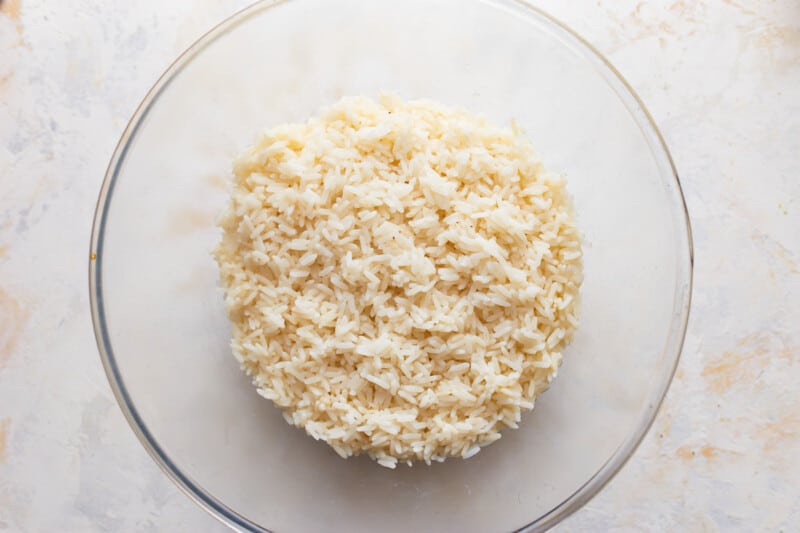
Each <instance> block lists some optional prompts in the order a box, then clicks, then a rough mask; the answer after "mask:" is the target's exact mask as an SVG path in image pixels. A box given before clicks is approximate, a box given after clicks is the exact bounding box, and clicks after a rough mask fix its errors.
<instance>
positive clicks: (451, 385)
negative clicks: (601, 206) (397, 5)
mask: <svg viewBox="0 0 800 533" xmlns="http://www.w3.org/2000/svg"><path fill="white" fill-rule="evenodd" d="M234 174H235V181H234V185H233V190H232V194H231V200H230V204H229V206H228V208H227V209H226V211H225V212H224V213H223V215H222V217H221V219H220V226H221V227H222V229H223V237H222V242H221V243H220V245H219V247H218V249H217V251H216V257H217V260H218V262H219V267H220V272H221V279H222V285H223V287H224V289H225V301H226V304H227V308H228V313H229V316H230V320H231V322H232V325H233V326H232V328H233V341H232V347H233V352H234V354H235V356H236V357H237V359H238V360H239V361H240V363H241V364H242V367H243V368H244V370H245V371H246V372H247V373H248V374H250V375H251V376H252V377H253V381H254V384H255V385H256V386H257V387H258V392H259V393H260V394H261V395H262V396H264V397H265V398H267V399H269V400H272V401H273V402H274V403H275V404H276V405H277V406H279V407H280V408H281V409H282V410H283V412H284V416H285V418H286V420H287V421H288V422H289V423H290V424H293V425H295V426H297V427H301V428H305V430H306V431H307V432H308V434H309V435H311V436H312V437H314V438H315V439H322V440H324V441H325V442H327V443H328V444H330V445H331V446H332V447H333V448H334V449H335V450H336V452H338V453H339V455H341V456H342V457H348V456H351V455H354V454H359V453H367V454H369V455H370V456H371V457H373V458H374V459H376V460H377V461H378V462H379V463H380V464H381V465H383V466H387V467H391V468H393V467H394V466H395V465H396V463H397V461H398V460H400V461H407V462H409V464H410V462H411V461H413V460H423V461H425V462H427V463H430V462H431V461H432V460H435V461H441V460H443V459H444V458H445V457H448V456H462V457H465V458H466V457H471V456H473V455H475V454H476V453H478V451H479V450H480V447H481V446H485V445H487V444H489V443H491V442H494V441H495V440H497V439H499V438H500V430H501V429H503V428H504V427H512V428H515V427H517V423H518V422H519V420H520V412H521V411H522V410H528V409H532V408H533V404H534V399H535V398H536V396H537V395H538V394H540V393H541V392H542V391H544V390H545V389H546V388H547V387H548V384H549V382H550V381H551V379H552V378H553V377H554V376H555V375H556V371H557V369H558V367H559V365H560V363H561V350H562V349H563V347H564V345H565V344H566V343H567V342H568V341H569V339H570V338H571V336H572V332H573V330H574V329H575V327H576V326H577V323H578V321H577V307H578V303H577V302H578V289H579V286H580V284H581V279H582V275H581V247H580V239H579V234H578V231H577V230H576V228H575V224H574V220H573V215H572V208H571V202H570V198H569V196H568V195H567V192H566V189H565V185H564V179H563V178H562V177H560V176H557V175H554V174H548V173H547V172H545V171H544V170H543V168H542V166H541V164H540V162H539V160H538V159H537V158H536V156H535V155H534V152H533V150H532V148H531V146H530V144H529V143H528V141H527V140H526V139H524V138H523V137H522V135H521V132H520V131H518V130H517V129H516V128H511V129H509V128H498V127H495V126H493V125H491V124H490V123H488V122H487V121H486V120H485V119H484V118H480V117H476V116H473V115H471V114H468V113H466V112H464V111H461V110H456V109H451V108H448V107H444V106H442V105H439V104H435V103H433V102H429V101H411V102H407V103H404V102H402V101H401V100H400V99H398V98H397V97H395V96H390V95H382V96H381V98H380V99H379V101H378V102H375V101H372V100H369V99H366V98H346V99H343V100H341V101H340V102H338V103H337V104H335V105H334V106H332V107H330V108H328V109H326V110H325V111H324V112H323V113H322V114H321V115H319V116H318V117H315V118H312V119H310V120H309V121H308V122H307V123H305V124H288V125H283V126H278V127H276V128H274V129H272V130H269V131H267V132H265V133H264V134H262V135H261V136H260V138H259V139H258V142H257V143H256V145H255V146H254V147H253V148H251V149H250V150H248V151H247V152H246V153H245V154H244V155H242V156H241V158H239V159H238V160H237V161H236V162H235V165H234Z"/></svg>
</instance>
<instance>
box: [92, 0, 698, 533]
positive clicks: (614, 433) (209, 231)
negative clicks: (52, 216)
mask: <svg viewBox="0 0 800 533" xmlns="http://www.w3.org/2000/svg"><path fill="white" fill-rule="evenodd" d="M381 90H388V91H392V92H396V93H398V94H399V95H400V96H402V97H404V98H419V97H424V98H430V99H433V100H436V101H439V102H442V103H444V104H447V105H452V106H461V107H464V108H466V109H468V110H470V111H472V112H475V113H482V114H485V115H486V116H488V117H489V118H490V119H491V120H493V121H494V122H495V123H499V124H508V123H509V121H510V120H511V119H512V118H513V119H514V120H516V121H517V123H518V124H519V125H520V126H522V127H523V128H524V129H525V130H526V131H527V134H528V136H529V138H530V139H531V140H532V142H533V144H534V146H536V147H537V149H538V150H539V151H540V154H541V155H542V158H543V160H544V163H545V166H546V168H548V169H549V170H552V171H555V172H559V173H563V174H565V175H566V177H567V184H568V188H569V190H570V192H571V194H572V195H573V197H574V200H575V209H576V216H577V220H578V224H579V228H580V230H581V231H582V232H583V234H584V239H585V240H584V252H585V258H584V269H585V282H584V284H583V288H582V291H581V292H582V306H581V326H580V328H579V330H578V331H577V334H576V337H575V340H574V341H573V342H572V344H571V345H570V346H569V347H568V348H567V350H566V352H565V354H564V364H563V366H562V367H561V370H560V373H559V377H558V379H556V380H555V381H554V383H553V386H552V387H551V389H550V390H549V391H548V392H546V393H545V394H544V395H543V396H541V397H540V399H539V401H537V405H536V409H535V410H534V411H533V412H531V413H528V414H526V415H525V416H524V417H523V420H522V423H521V426H520V429H518V430H507V431H505V432H504V433H503V438H502V439H500V441H498V442H496V443H494V444H492V445H491V446H488V447H487V448H484V449H483V451H482V452H481V453H479V454H478V455H477V456H475V457H473V458H471V459H468V460H462V459H451V460H447V461H446V462H444V463H443V464H434V465H432V466H425V465H424V464H422V465H415V466H414V467H412V468H409V467H407V466H404V465H400V466H398V468H397V470H388V469H385V468H382V467H380V466H379V465H377V464H376V463H374V462H373V461H371V460H370V459H368V458H365V457H358V458H352V459H348V460H344V459H341V458H339V457H338V456H337V455H336V454H335V453H334V451H333V450H332V449H330V448H329V447H328V446H327V445H325V444H324V443H321V442H316V441H314V440H313V439H312V438H310V437H308V436H306V435H305V434H304V433H303V432H302V431H301V430H298V429H295V428H292V427H290V426H288V425H287V424H286V422H284V420H283V418H282V417H281V414H280V413H279V411H278V410H277V409H276V408H275V407H273V405H272V404H271V403H270V402H268V401H266V400H264V399H262V398H261V397H260V396H258V395H257V394H256V391H255V389H254V388H253V387H252V386H251V385H250V382H249V379H248V378H247V377H246V376H245V375H244V374H243V373H242V372H241V371H240V370H239V367H238V364H237V363H236V361H235V359H234V358H233V356H232V355H231V353H230V349H229V347H228V342H229V338H230V336H229V326H228V321H227V319H226V316H225V311H224V307H223V300H222V295H221V291H220V290H219V289H218V282H217V269H216V264H215V262H214V260H213V259H212V257H211V254H210V251H211V250H212V248H213V247H214V245H215V243H216V242H217V240H218V239H219V232H218V230H217V228H216V227H215V225H214V221H215V217H216V215H217V214H218V212H219V211H220V210H221V208H222V206H223V205H224V203H225V201H226V195H227V192H226V181H227V179H228V176H229V175H230V165H231V161H232V159H233V158H234V156H235V155H236V154H237V153H238V152H240V151H241V150H243V149H244V148H245V147H246V146H247V145H248V144H250V143H251V142H252V141H253V140H254V139H255V136H256V134H257V132H258V131H260V130H261V129H263V128H265V127H269V126H273V125H277V124H279V123H283V122H287V121H304V120H305V119H307V118H308V117H309V116H310V115H311V114H312V113H314V112H315V111H316V110H317V109H319V108H320V107H321V106H324V105H326V104H330V103H333V102H334V101H335V100H337V99H338V98H339V97H340V96H342V95H358V94H365V95H371V96H375V95H376V94H377V93H378V92H379V91H381ZM91 252H92V260H91V262H90V272H89V274H90V290H91V302H92V317H93V320H94V327H95V333H96V336H97V341H98V346H99V350H100V354H101V357H102V360H103V364H104V365H105V369H106V372H107V374H108V378H109V380H110V382H111V386H112V388H113V389H114V393H115V394H116V396H117V399H118V401H119V404H120V406H121V408H122V410H123V412H124V414H125V416H126V417H127V419H128V421H129V422H130V424H131V427H132V428H133V430H134V431H135V433H136V434H137V436H138V437H139V439H140V440H141V442H142V444H143V445H144V447H145V448H146V449H147V450H148V452H149V453H150V454H151V455H152V457H153V459H154V460H155V461H156V462H157V463H158V464H159V465H160V466H161V467H162V468H163V469H164V471H165V472H166V473H167V474H168V475H169V477H170V478H172V480H173V481H174V482H175V483H177V485H178V486H179V487H180V488H181V489H182V490H183V491H184V492H186V494H188V495H189V496H190V497H191V498H192V499H194V500H195V501H196V502H197V503H199V504H200V505H201V506H202V507H203V508H205V509H206V510H208V511H209V512H210V513H211V514H212V515H214V516H215V517H216V518H218V519H220V520H221V521H222V522H224V523H226V524H227V525H229V526H231V527H232V528H234V529H239V530H245V531H264V530H275V531H281V532H284V531H285V532H294V531H320V530H325V531H351V532H356V531H372V530H380V531H384V532H391V531H459V532H469V531H510V530H525V531H538V530H543V529H546V528H548V527H550V526H552V525H554V524H555V523H557V522H558V521H560V520H562V519H563V518H564V517H566V516H568V515H569V514H570V513H572V512H574V511H575V510H576V509H578V508H579V507H580V506H581V505H583V504H584V503H586V502H587V501H588V500H589V499H590V498H591V497H592V496H593V495H594V494H596V493H597V491H599V490H600V489H601V488H602V487H603V485H605V484H606V483H607V482H608V481H609V479H610V478H611V477H612V476H613V475H614V474H615V473H616V472H617V471H618V470H619V469H620V468H621V467H622V465H623V464H624V463H625V461H626V460H627V459H628V458H629V457H630V456H631V454H632V453H633V451H634V450H635V448H636V446H637V444H638V443H639V441H640V440H641V439H642V437H643V436H644V434H645V433H646V431H647V429H648V427H649V426H650V424H651V422H652V421H653V418H654V417H655V415H656V411H657V410H658V407H659V404H660V403H661V400H662V399H663V397H664V394H665V393H666V390H667V387H668V385H669V383H670V380H671V378H672V374H673V372H674V370H675V367H676V365H677V362H678V357H679V353H680V349H681V344H682V341H683V337H684V332H685V327H686V320H687V316H688V312H689V300H690V294H691V275H692V247H691V236H690V229H689V222H688V218H687V213H686V209H685V206H684V202H683V197H682V194H681V190H680V184H679V182H678V178H677V176H676V173H675V169H674V167H673V165H672V162H671V160H670V156H669V153H668V152H667V148H666V146H665V145H664V142H663V140H662V138H661V136H660V134H659V132H658V130H657V128H656V126H655V125H654V124H653V121H652V119H651V118H650V116H649V115H648V114H647V112H646V111H645V109H644V106H643V105H642V103H641V102H640V101H639V100H638V99H637V97H636V96H635V95H634V93H633V91H632V90H631V88H630V87H629V86H628V85H627V84H626V83H625V81H624V80H623V79H622V78H621V77H620V75H619V74H618V73H617V72H616V71H615V70H614V69H613V68H612V67H611V66H610V65H609V64H608V63H607V62H606V61H605V60H604V59H603V58H602V57H601V56H600V55H599V54H598V53H597V52H596V51H594V50H593V49H592V48H591V47H590V46H589V45H588V44H586V43H585V42H584V41H582V40H581V39H580V37H578V36H577V35H575V34H574V33H572V32H571V31H570V30H569V29H567V28H565V27H564V26H563V25H561V24H559V23H558V22H556V21H554V20H553V19H551V18H550V17H549V16H547V15H546V14H544V13H542V12H541V11H538V10H536V9H535V8H532V7H530V6H528V5H526V4H524V3H522V2H518V1H514V0H491V1H479V0H468V1H464V0H435V1H431V0H405V1H403V2H399V1H389V0H372V1H367V0H339V1H337V2H329V1H328V0H292V1H283V2H271V1H266V2H261V3H259V4H256V5H254V6H252V7H250V8H248V9H246V10H244V11H242V12H240V13H239V14H237V15H235V16H233V17H232V18H230V19H228V20H227V21H225V22H224V23H222V24H221V25H219V26H218V27H217V28H215V29H213V30H212V31H211V32H209V33H208V34H207V35H205V36H204V37H203V38H201V39H200V40H199V41H198V42H197V43H196V44H195V45H194V46H192V47H191V48H190V49H189V50H188V51H187V52H186V53H185V54H183V55H182V56H181V57H180V58H179V59H178V60H177V61H176V62H175V63H174V64H173V65H172V66H171V67H170V68H169V69H168V70H167V72H166V73H165V74H164V76H162V77H161V79H160V80H159V81H158V82H157V83H156V85H155V86H154V87H153V89H152V90H151V91H150V93H149V94H148V95H147V96H146V97H145V99H144V101H143V102H142V104H141V106H140V107H139V109H138V110H137V111H136V113H135V115H134V116H133V118H132V119H131V122H130V124H129V125H128V127H127V129H126V130H125V133H124V134H123V136H122V139H121V140H120V143H119V146H118V147H117V150H116V152H115V153H114V156H113V158H112V160H111V163H110V165H109V169H108V172H107V174H106V178H105V182H104V184H103V188H102V191H101V193H100V199H99V202H98V207H97V213H96V216H95V221H94V229H93V234H92V244H91Z"/></svg>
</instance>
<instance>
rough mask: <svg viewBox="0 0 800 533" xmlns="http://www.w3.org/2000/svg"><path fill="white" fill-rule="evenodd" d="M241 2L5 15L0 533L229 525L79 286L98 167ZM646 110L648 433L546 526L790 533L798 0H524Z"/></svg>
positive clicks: (799, 410)
mask: <svg viewBox="0 0 800 533" xmlns="http://www.w3.org/2000/svg"><path fill="white" fill-rule="evenodd" d="M247 3H248V1H247V0H175V1H171V2H162V1H160V0H141V1H139V2H123V1H121V0H113V1H112V0H71V1H69V2H56V1H45V0H3V1H2V3H0V531H222V530H223V527H222V526H221V525H219V524H218V523H216V522H215V521H214V520H213V519H212V518H210V517H209V516H207V515H206V514H205V513H204V512H203V511H201V510H200V509H199V508H198V507H196V506H195V505H194V504H193V503H191V502H190V501H189V500H188V499H187V498H186V497H184V496H183V495H182V494H181V493H179V491H178V490H177V489H176V488H175V487H174V486H173V485H172V484H171V483H170V482H169V481H168V480H167V479H166V477H165V476H164V475H163V474H162V473H161V472H160V471H159V470H158V468H157V467H156V466H155V465H154V464H153V463H152V462H151V460H150V459H149V457H148V456H147V455H146V453H145V451H144V450H143V449H142V447H141V446H140V445H139V443H138V442H137V441H136V439H135V437H134V435H133V433H132V432H131V431H130V430H129V429H128V427H127V424H126V422H125V421H124V419H123V417H122V414H121V412H120V411H119V409H118V408H117V406H116V403H115V401H114V399H113V397H112V395H111V391H110V388H109V386H108V384H107V382H106V379H105V376H104V374H103V371H102V368H101V366H100V362H99V358H98V356H97V350H96V347H95V342H94V337H93V334H92V328H91V320H90V317H89V302H88V293H87V282H86V278H87V274H86V269H87V261H88V244H89V230H90V226H91V220H92V215H93V211H94V205H95V201H96V197H97V193H98V191H99V187H100V183H101V180H102V177H103V174H104V171H105V166H106V164H107V162H108V159H109V157H110V155H111V152H112V150H113V148H114V145H115V144H116V142H117V139H118V137H119V135H120V133H121V132H122V129H123V127H124V125H125V123H126V121H127V119H128V117H129V116H130V115H131V113H132V112H133V110H134V108H135V106H136V105H137V104H138V102H139V100H140V99H141V97H142V96H143V95H144V93H145V92H146V90H147V89H148V88H149V86H150V85H151V84H152V82H153V81H154V80H155V79H156V77H157V76H158V75H159V74H161V72H162V71H163V70H164V69H165V68H166V66H167V65H168V64H169V62H170V61H171V60H172V59H174V57H175V56H176V55H177V54H178V53H179V52H180V51H182V50H183V49H184V48H185V47H186V46H187V45H189V44H190V43H191V42H192V41H193V40H194V39H196V38H197V37H198V36H199V35H201V34H202V33H203V32H204V31H205V30H207V29H208V28H210V27H211V26H212V25H213V24H215V23H216V22H218V21H219V20H221V19H222V18H223V17H225V16H226V15H228V14H230V13H232V12H234V11H236V10H238V9H239V8H241V7H243V6H245V5H246V4H247ZM536 4H537V5H540V6H541V7H543V8H545V9H546V10H548V11H550V12H551V13H552V14H554V15H555V16H556V17H557V18H559V19H561V20H563V21H564V22H566V23H567V24H569V25H571V26H572V27H573V28H574V29H576V30H577V31H578V32H579V33H581V34H582V35H583V36H584V37H586V38H587V40H589V41H590V42H591V43H592V44H594V45H595V46H596V47H597V48H598V49H599V50H600V51H601V52H603V53H604V54H606V55H607V56H608V57H609V59H610V60H611V61H612V62H613V63H614V64H615V66H616V67H617V68H618V69H619V70H620V71H621V72H622V73H623V75H624V76H625V77H626V78H627V79H628V81H629V82H630V83H631V85H632V86H633V87H634V88H635V89H636V90H637V92H638V93H639V95H640V96H641V97H642V99H643V100H644V101H645V103H646V104H647V106H648V107H649V109H650V111H651V112H652V114H653V116H654V117H655V119H656V122H657V123H658V124H659V126H660V127H661V129H662V132H663V134H664V136H665V138H666V141H667V143H668V145H669V146H670V148H671V150H672V154H673V157H674V158H675V162H676V165H677V167H678V169H679V172H680V174H681V177H682V182H683V186H684V191H685V194H686V199H687V202H688V205H689V210H690V213H691V218H692V223H693V229H694V236H695V254H696V262H695V265H696V269H695V292H694V306H693V310H692V317H691V321H690V326H689V332H688V335H687V342H686V347H685V350H684V354H683V359H682V361H681V365H680V368H679V370H678V374H677V376H676V379H675V381H674V383H673V385H672V388H671V390H670V393H669V395H668V397H667V400H666V402H665V404H664V406H663V408H662V410H661V413H660V414H659V416H658V419H657V420H656V422H655V424H654V426H653V428H652V430H651V432H650V433H649V435H648V436H647V438H646V439H645V441H644V442H643V444H642V446H641V447H640V448H639V450H638V451H637V452H636V454H635V455H634V457H633V458H632V459H631V461H630V462H629V463H628V464H627V465H626V467H625V468H624V469H623V470H622V472H621V473H620V474H619V475H618V476H617V477H616V478H615V479H614V480H613V481H612V482H611V484H610V485H609V486H608V487H607V488H606V489H605V490H604V491H603V492H602V493H601V494H600V495H599V496H597V497H596V498H595V499H594V500H592V501H591V502H590V503H589V504H588V505H587V506H586V507H585V508H584V509H582V510H581V511H579V512H578V513H577V514H575V515H574V516H573V517H571V518H570V519H569V520H567V521H566V522H565V523H564V524H562V525H561V526H560V527H559V528H558V529H559V530H561V531H584V530H596V531H638V530H642V531H675V530H691V531H781V530H783V531H786V532H789V531H796V530H797V529H798V528H800V484H799V483H798V479H800V460H798V459H799V458H800V402H798V399H800V393H799V392H798V390H799V389H800V385H798V383H800V304H799V303H798V298H800V177H798V171H800V3H798V2H797V0H771V1H770V0H761V1H759V0H707V1H693V0H663V1H660V0H659V1H652V2H635V1H632V0H622V1H613V2H612V1H610V0H609V1H596V2H595V1H591V0H572V1H570V2H558V1H556V0H538V1H537V2H536Z"/></svg>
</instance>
